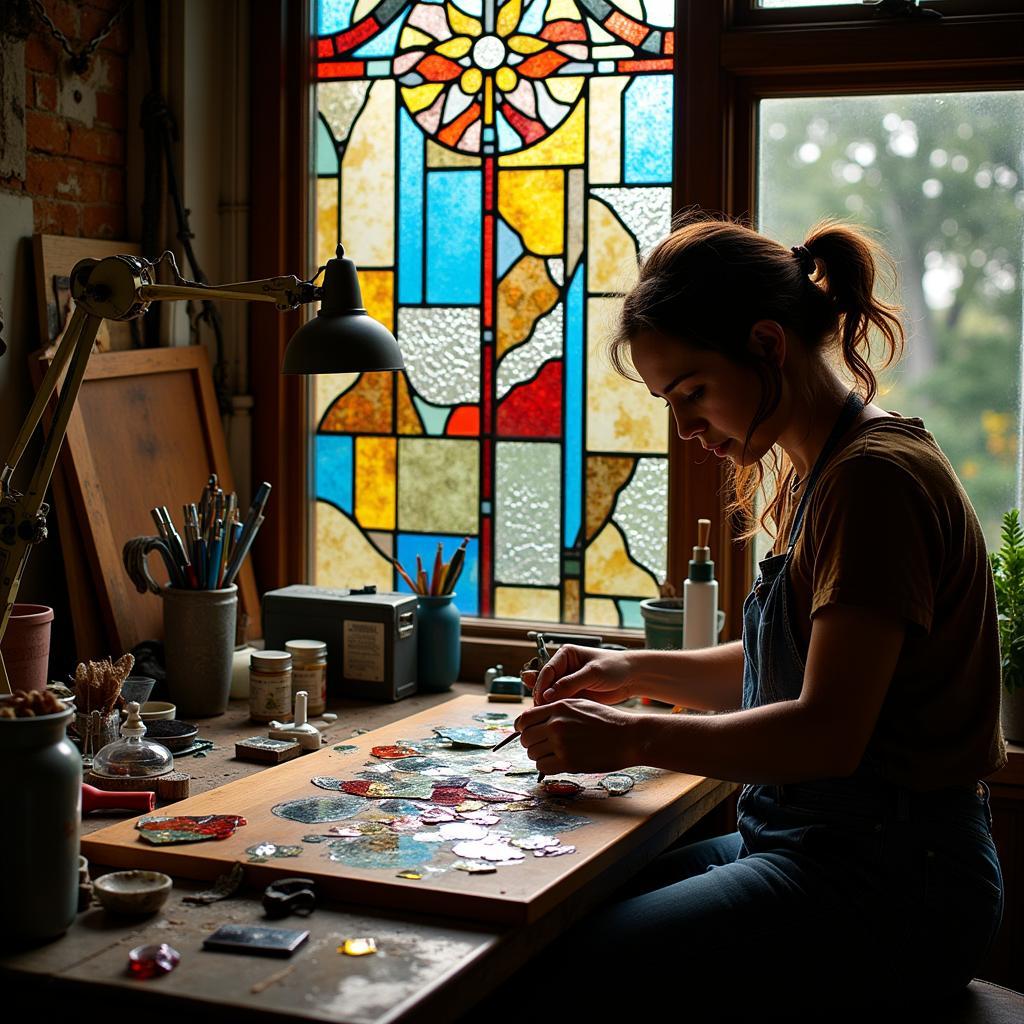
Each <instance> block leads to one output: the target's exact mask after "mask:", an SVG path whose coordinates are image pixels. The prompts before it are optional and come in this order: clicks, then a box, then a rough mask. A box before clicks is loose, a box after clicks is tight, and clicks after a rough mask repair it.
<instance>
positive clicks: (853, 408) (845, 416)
mask: <svg viewBox="0 0 1024 1024" xmlns="http://www.w3.org/2000/svg"><path fill="white" fill-rule="evenodd" d="M863 408H864V400H863V399H862V398H861V397H860V395H858V394H857V392H856V391H851V392H850V394H849V395H848V396H847V399H846V403H845V404H844V405H843V410H842V412H840V414H839V419H837V420H836V425H835V426H834V427H833V428H832V433H831V434H829V436H828V440H827V441H826V442H825V447H824V448H822V449H821V454H820V455H819V456H818V458H817V460H816V461H815V463H814V468H813V469H812V470H811V475H810V476H809V477H808V478H807V487H806V488H805V489H804V493H803V495H802V497H801V498H800V504H799V505H798V506H797V510H796V516H795V517H794V519H793V526H792V527H791V529H790V531H789V546H788V547H787V549H786V554H787V555H791V554H792V553H793V548H794V547H795V546H796V541H797V538H798V537H799V536H800V530H801V528H802V527H803V524H804V513H805V512H806V511H807V501H808V499H809V498H810V496H811V491H813V490H814V485H815V484H816V483H817V482H818V477H819V476H821V474H822V471H823V470H824V468H825V465H826V463H827V462H828V460H829V457H830V456H831V455H832V452H833V451H834V450H835V447H836V445H837V444H838V443H839V440H840V438H841V437H842V436H843V435H844V434H845V433H846V431H847V430H849V428H850V427H851V426H852V425H853V421H854V420H855V419H856V418H857V417H858V416H859V415H860V412H861V410H862V409H863Z"/></svg>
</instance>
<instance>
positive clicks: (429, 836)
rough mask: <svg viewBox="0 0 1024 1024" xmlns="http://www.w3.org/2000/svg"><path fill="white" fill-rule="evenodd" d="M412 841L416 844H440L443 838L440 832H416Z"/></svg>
mask: <svg viewBox="0 0 1024 1024" xmlns="http://www.w3.org/2000/svg"><path fill="white" fill-rule="evenodd" d="M413 839H415V840H416V842H418V843H442V842H444V836H443V835H441V833H440V832H417V833H416V834H415V835H414V836H413Z"/></svg>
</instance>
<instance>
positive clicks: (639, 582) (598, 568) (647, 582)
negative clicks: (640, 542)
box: [584, 523, 658, 597]
mask: <svg viewBox="0 0 1024 1024" xmlns="http://www.w3.org/2000/svg"><path fill="white" fill-rule="evenodd" d="M584 557H585V568H584V579H585V580H586V584H587V592H588V593H591V594H621V595H624V596H626V595H628V596H630V597H657V596H658V585H657V583H655V581H654V577H653V576H651V574H650V573H647V572H644V571H643V569H641V568H640V567H639V566H638V565H636V564H635V563H634V562H633V561H631V560H630V557H629V555H628V554H627V552H626V542H625V539H624V538H623V536H622V532H621V531H620V530H619V528H618V527H617V526H616V525H615V524H614V523H608V524H607V525H606V526H605V528H604V529H603V530H602V531H601V532H600V533H599V534H598V535H597V537H595V538H594V540H593V542H592V543H591V544H588V545H587V551H586V555H585V556H584Z"/></svg>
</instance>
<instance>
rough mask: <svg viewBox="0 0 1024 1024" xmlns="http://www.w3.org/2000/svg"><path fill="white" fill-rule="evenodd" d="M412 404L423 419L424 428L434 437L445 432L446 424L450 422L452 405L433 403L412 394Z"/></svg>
mask: <svg viewBox="0 0 1024 1024" xmlns="http://www.w3.org/2000/svg"><path fill="white" fill-rule="evenodd" d="M412 404H413V405H415V406H416V411H417V412H418V413H419V414H420V419H421V420H423V429H424V430H425V431H426V432H427V433H428V434H430V435H431V436H432V437H440V436H441V435H442V434H443V433H444V425H445V424H446V423H447V422H448V417H449V416H450V415H451V411H452V408H451V406H450V405H431V403H430V402H425V401H424V400H423V399H422V398H420V396H419V395H413V396H412Z"/></svg>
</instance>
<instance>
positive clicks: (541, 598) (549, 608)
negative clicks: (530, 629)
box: [494, 587, 561, 622]
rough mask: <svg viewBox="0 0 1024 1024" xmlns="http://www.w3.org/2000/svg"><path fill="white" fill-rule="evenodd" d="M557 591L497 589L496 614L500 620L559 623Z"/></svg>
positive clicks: (527, 588)
mask: <svg viewBox="0 0 1024 1024" xmlns="http://www.w3.org/2000/svg"><path fill="white" fill-rule="evenodd" d="M559 603H560V602H559V595H558V591H557V590H541V589H540V588H534V587H495V588H494V614H495V615H496V616H497V617H498V618H499V619H537V620H539V621H541V622H559V621H560V620H561V609H560V607H559Z"/></svg>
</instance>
